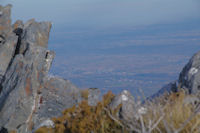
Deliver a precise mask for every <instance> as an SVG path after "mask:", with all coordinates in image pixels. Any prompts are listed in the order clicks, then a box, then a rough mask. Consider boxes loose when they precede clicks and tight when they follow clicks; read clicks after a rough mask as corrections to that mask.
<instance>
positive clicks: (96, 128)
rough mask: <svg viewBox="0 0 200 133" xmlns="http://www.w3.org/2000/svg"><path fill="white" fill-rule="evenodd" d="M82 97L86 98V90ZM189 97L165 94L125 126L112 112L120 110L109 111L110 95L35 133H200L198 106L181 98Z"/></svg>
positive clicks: (67, 112) (184, 94)
mask: <svg viewBox="0 0 200 133" xmlns="http://www.w3.org/2000/svg"><path fill="white" fill-rule="evenodd" d="M82 95H84V96H87V91H86V92H83V94H82ZM188 96H189V95H188V94H186V93H185V92H184V91H180V92H178V93H172V94H164V95H163V96H161V97H159V98H157V99H156V100H154V101H149V102H147V103H146V104H142V105H141V106H142V107H144V108H146V110H147V111H146V113H144V114H140V116H139V119H135V120H132V121H133V122H132V124H133V125H126V123H121V121H120V120H119V119H118V118H117V117H116V116H115V113H113V112H116V111H119V108H118V109H117V110H115V111H112V110H110V109H109V106H108V105H109V103H110V102H111V100H112V98H113V97H114V95H113V94H112V93H111V92H110V93H108V94H107V95H105V96H104V98H103V101H102V102H99V103H98V105H97V106H96V107H90V106H89V105H88V104H87V101H86V100H85V101H83V102H82V103H81V104H79V106H78V107H75V106H74V107H72V108H69V109H67V110H65V111H64V112H63V116H62V117H59V118H53V119H52V120H53V121H54V122H55V128H54V129H48V128H45V127H42V128H40V129H38V130H37V132H36V133H43V132H49V133H76V132H80V133H89V132H90V131H93V132H94V133H110V132H113V133H115V132H116V133H117V132H121V131H122V130H123V131H124V132H126V131H129V132H140V133H200V114H199V113H198V105H194V104H190V103H187V104H186V103H185V102H184V99H185V98H186V97H188ZM105 109H106V110H105ZM66 123H67V125H66ZM134 124H135V125H134ZM130 127H132V128H130ZM133 127H134V128H135V129H134V128H133ZM136 128H137V129H136Z"/></svg>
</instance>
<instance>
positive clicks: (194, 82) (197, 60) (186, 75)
mask: <svg viewBox="0 0 200 133" xmlns="http://www.w3.org/2000/svg"><path fill="white" fill-rule="evenodd" d="M179 84H180V87H182V88H187V89H188V90H189V93H194V94H195V93H199V92H200V51H199V52H197V53H196V54H195V55H194V56H193V57H192V58H191V59H190V60H189V62H188V63H187V64H186V66H185V67H184V68H183V70H182V72H181V73H180V76H179Z"/></svg>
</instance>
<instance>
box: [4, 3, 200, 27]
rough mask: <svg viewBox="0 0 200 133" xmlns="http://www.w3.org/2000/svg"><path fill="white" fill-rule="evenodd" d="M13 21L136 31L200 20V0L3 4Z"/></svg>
mask: <svg viewBox="0 0 200 133" xmlns="http://www.w3.org/2000/svg"><path fill="white" fill-rule="evenodd" d="M0 3H1V4H3V5H6V4H8V3H11V4H12V5H13V10H12V18H13V20H14V21H15V20H16V19H17V18H21V19H23V20H25V21H26V20H28V19H31V18H33V17H34V18H36V20H38V21H43V20H48V21H51V22H52V23H53V24H54V25H56V26H60V25H61V26H63V25H66V26H67V27H80V28H84V27H85V28H97V29H101V28H105V29H106V28H112V27H123V26H126V27H134V26H144V25H152V24H169V23H179V22H184V21H188V20H196V19H197V20H199V19H200V1H199V0H0Z"/></svg>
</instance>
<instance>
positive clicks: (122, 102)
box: [110, 90, 137, 122]
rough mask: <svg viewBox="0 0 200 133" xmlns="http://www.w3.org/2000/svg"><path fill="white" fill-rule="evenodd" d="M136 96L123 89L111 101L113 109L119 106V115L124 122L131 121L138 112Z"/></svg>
mask: <svg viewBox="0 0 200 133" xmlns="http://www.w3.org/2000/svg"><path fill="white" fill-rule="evenodd" d="M136 106H137V105H136V103H135V100H134V97H133V96H132V95H131V93H130V92H129V91H127V90H124V91H122V92H121V93H120V94H119V95H117V96H115V98H114V99H113V100H112V102H111V103H110V107H111V109H112V110H115V109H117V108H119V109H118V110H119V112H118V114H117V116H118V117H119V118H120V119H121V120H123V121H124V122H131V121H132V120H133V119H135V117H136V114H137V107H136Z"/></svg>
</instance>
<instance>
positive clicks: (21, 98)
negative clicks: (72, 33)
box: [0, 5, 80, 133]
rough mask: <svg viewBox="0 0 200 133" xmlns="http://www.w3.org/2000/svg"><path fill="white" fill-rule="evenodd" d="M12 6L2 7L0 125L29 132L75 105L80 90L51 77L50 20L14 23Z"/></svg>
mask: <svg viewBox="0 0 200 133" xmlns="http://www.w3.org/2000/svg"><path fill="white" fill-rule="evenodd" d="M10 8H11V6H10V5H8V6H6V7H2V6H0V127H4V128H5V129H8V130H16V131H17V132H19V133H28V132H32V130H33V129H34V128H35V127H36V126H37V125H39V124H40V122H41V121H42V120H45V119H49V118H51V117H56V116H59V113H60V112H61V110H63V109H65V108H68V107H71V106H73V105H76V104H77V103H78V101H79V97H80V96H79V95H80V92H79V90H78V89H77V88H76V87H75V86H73V85H72V84H71V83H70V82H69V81H67V80H64V79H61V78H54V77H51V78H50V77H49V76H48V71H49V69H50V66H51V63H52V61H53V58H54V56H55V54H54V52H53V51H49V50H47V44H48V38H49V32H50V29H51V23H50V22H40V23H38V22H36V21H35V20H33V19H32V20H30V21H28V22H27V23H25V24H23V23H22V21H17V22H16V23H15V24H14V25H12V26H11V22H10ZM55 109H56V110H55ZM58 112H59V113H58ZM4 128H1V129H4Z"/></svg>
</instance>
